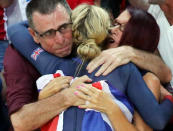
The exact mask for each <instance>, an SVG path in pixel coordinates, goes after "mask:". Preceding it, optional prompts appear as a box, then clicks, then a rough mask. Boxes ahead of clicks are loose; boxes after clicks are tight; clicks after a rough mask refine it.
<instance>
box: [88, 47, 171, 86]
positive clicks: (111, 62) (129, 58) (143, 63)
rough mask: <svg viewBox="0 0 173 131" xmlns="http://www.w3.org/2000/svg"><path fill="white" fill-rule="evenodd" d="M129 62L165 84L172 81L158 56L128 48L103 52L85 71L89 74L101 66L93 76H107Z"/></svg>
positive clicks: (167, 69)
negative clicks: (149, 72)
mask: <svg viewBox="0 0 173 131" xmlns="http://www.w3.org/2000/svg"><path fill="white" fill-rule="evenodd" d="M107 58H109V59H107ZM129 62H133V63H134V64H135V65H137V66H138V67H140V68H141V69H145V70H148V71H151V72H153V73H154V74H155V75H156V76H157V77H158V78H159V79H160V81H161V82H163V83H167V82H169V81H170V80H171V79H172V74H171V70H170V69H169V68H168V67H167V66H166V65H165V64H164V63H163V61H162V60H161V58H160V57H159V56H157V55H155V54H151V53H147V52H145V51H141V50H137V49H134V48H133V47H130V46H121V47H117V48H112V49H107V50H104V51H103V52H102V53H101V54H100V55H99V56H98V57H96V58H95V59H93V60H92V61H91V62H90V63H89V64H88V66H87V70H88V72H89V73H91V72H93V71H94V70H95V69H96V68H97V67H98V66H100V65H102V66H101V68H100V69H99V70H98V71H97V72H96V74H95V75H96V76H99V75H101V74H103V75H107V74H109V73H110V72H111V71H113V69H115V68H117V67H119V66H121V65H124V64H127V63H129ZM151 63H152V64H151ZM160 69H162V70H160Z"/></svg>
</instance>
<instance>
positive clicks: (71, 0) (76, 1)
mask: <svg viewBox="0 0 173 131" xmlns="http://www.w3.org/2000/svg"><path fill="white" fill-rule="evenodd" d="M67 2H68V4H69V6H70V8H71V9H74V8H75V7H76V6H78V5H80V4H83V3H87V4H91V5H93V4H94V0H67Z"/></svg>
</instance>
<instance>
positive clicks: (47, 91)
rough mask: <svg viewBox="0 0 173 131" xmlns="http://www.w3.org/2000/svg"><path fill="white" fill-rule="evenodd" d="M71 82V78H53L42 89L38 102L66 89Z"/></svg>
mask: <svg viewBox="0 0 173 131" xmlns="http://www.w3.org/2000/svg"><path fill="white" fill-rule="evenodd" d="M71 80H72V77H70V76H61V77H57V78H54V79H53V80H52V81H50V82H49V83H48V84H47V85H46V87H44V88H43V89H42V90H41V91H40V93H39V100H40V99H44V98H47V97H49V96H52V95H54V94H56V93H57V92H59V91H60V90H62V89H64V88H68V87H69V86H70V82H71Z"/></svg>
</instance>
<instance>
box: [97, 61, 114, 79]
mask: <svg viewBox="0 0 173 131" xmlns="http://www.w3.org/2000/svg"><path fill="white" fill-rule="evenodd" d="M111 63H112V61H111V60H109V61H107V62H105V63H104V64H103V65H102V66H101V67H100V69H99V70H98V71H97V72H96V74H95V76H100V75H101V74H103V73H104V72H105V71H106V70H107V69H108V68H109V66H110V65H111Z"/></svg>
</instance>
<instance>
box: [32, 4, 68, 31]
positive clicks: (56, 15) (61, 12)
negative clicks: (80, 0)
mask: <svg viewBox="0 0 173 131" xmlns="http://www.w3.org/2000/svg"><path fill="white" fill-rule="evenodd" d="M69 21H70V16H69V14H68V12H67V11H66V9H65V7H63V6H62V5H60V4H59V5H57V7H56V8H55V10H54V11H53V12H52V13H49V14H41V13H39V12H34V13H33V23H34V26H35V28H36V29H41V30H42V29H43V30H47V29H51V28H57V26H60V25H62V24H64V23H66V22H69ZM43 30H42V31H43Z"/></svg>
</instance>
